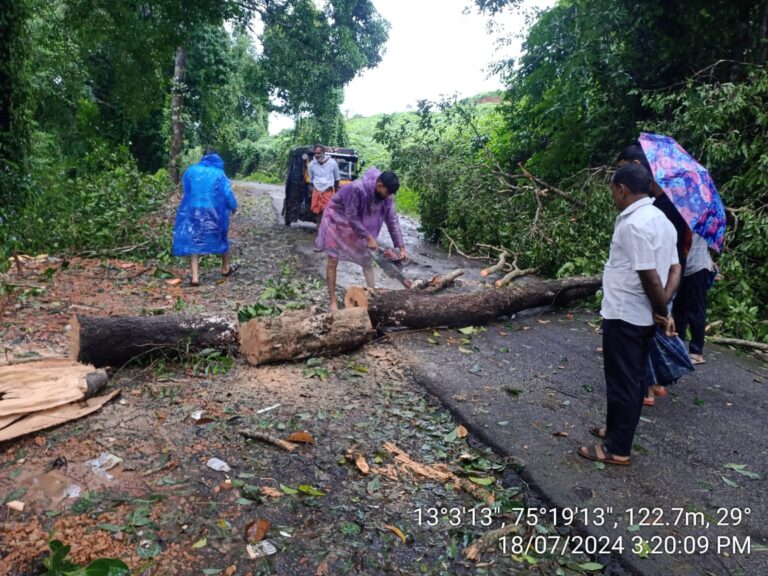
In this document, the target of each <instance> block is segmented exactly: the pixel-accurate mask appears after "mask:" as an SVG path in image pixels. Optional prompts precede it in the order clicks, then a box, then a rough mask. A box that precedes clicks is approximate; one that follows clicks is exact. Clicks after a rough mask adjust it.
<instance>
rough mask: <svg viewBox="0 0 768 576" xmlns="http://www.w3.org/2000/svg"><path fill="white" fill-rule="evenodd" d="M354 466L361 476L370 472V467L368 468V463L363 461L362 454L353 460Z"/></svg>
mask: <svg viewBox="0 0 768 576" xmlns="http://www.w3.org/2000/svg"><path fill="white" fill-rule="evenodd" d="M355 466H357V469H358V470H360V473H361V474H363V475H367V474H368V472H370V470H371V468H370V466H368V462H366V461H365V456H363V455H362V454H358V455H357V458H355Z"/></svg>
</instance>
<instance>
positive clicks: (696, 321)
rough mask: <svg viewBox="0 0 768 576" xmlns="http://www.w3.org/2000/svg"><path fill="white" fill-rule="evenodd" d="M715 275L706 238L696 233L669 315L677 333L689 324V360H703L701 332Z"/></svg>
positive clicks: (681, 331)
mask: <svg viewBox="0 0 768 576" xmlns="http://www.w3.org/2000/svg"><path fill="white" fill-rule="evenodd" d="M715 276H717V265H716V264H715V263H714V261H713V260H712V256H711V254H710V251H709V247H708V246H707V241H706V240H704V238H702V237H701V236H699V235H698V234H696V235H694V237H693V245H692V246H691V251H690V253H689V255H688V264H687V265H686V268H685V271H684V273H683V279H682V281H681V283H680V291H679V292H678V294H677V298H675V302H674V305H673V307H672V316H673V318H674V319H675V325H676V326H677V330H678V332H679V333H680V336H681V337H683V338H685V336H686V331H687V329H688V327H689V326H690V328H691V340H690V342H689V344H688V353H689V355H690V357H691V362H693V363H694V364H704V362H705V360H704V332H705V329H706V326H707V292H709V289H710V287H711V286H712V282H713V281H714V279H715Z"/></svg>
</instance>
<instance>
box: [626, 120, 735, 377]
mask: <svg viewBox="0 0 768 576" xmlns="http://www.w3.org/2000/svg"><path fill="white" fill-rule="evenodd" d="M639 141H640V146H641V147H642V149H643V153H644V154H645V157H646V158H647V160H648V164H649V166H650V168H651V172H652V174H653V177H654V180H655V181H656V182H657V183H658V184H659V185H660V186H661V188H663V190H664V191H665V192H666V194H667V195H668V196H669V198H670V199H671V200H672V202H673V203H674V205H675V207H676V208H677V210H678V211H679V212H680V214H681V215H682V216H683V218H684V219H685V221H686V222H687V223H688V226H690V228H691V230H692V231H693V232H694V235H693V243H692V247H691V251H690V254H689V255H688V262H687V265H686V271H685V273H684V276H683V280H682V283H681V286H680V291H679V294H678V297H677V298H676V300H675V303H674V306H673V317H674V318H675V323H676V324H677V327H678V329H679V330H680V334H681V336H683V337H685V331H686V329H687V327H688V326H689V325H690V327H691V340H690V344H689V348H688V350H689V354H690V357H691V360H692V362H693V363H694V364H702V363H703V362H704V355H703V352H704V330H705V327H706V318H707V316H706V309H707V290H708V289H709V287H710V286H711V285H712V280H713V279H714V277H715V275H716V274H717V269H716V266H715V265H714V263H713V261H712V258H711V254H713V253H718V252H720V251H721V250H722V248H723V243H724V241H725V225H726V217H725V206H724V205H723V201H722V199H721V198H720V194H719V193H718V191H717V187H716V186H715V183H714V182H713V181H712V177H711V176H710V174H709V172H708V171H707V169H706V168H704V167H703V166H702V165H701V164H700V163H699V162H698V161H696V159H695V158H693V156H691V155H690V154H689V153H688V152H686V151H685V149H684V148H683V147H682V146H680V144H678V143H677V142H675V140H674V139H672V138H670V137H669V136H664V135H661V134H648V133H642V134H640V138H639ZM678 322H679V324H678Z"/></svg>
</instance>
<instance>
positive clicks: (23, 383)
mask: <svg viewBox="0 0 768 576" xmlns="http://www.w3.org/2000/svg"><path fill="white" fill-rule="evenodd" d="M106 383H107V374H106V373H105V372H104V371H103V370H96V369H95V368H94V367H93V366H87V365H83V364H78V363H77V362H73V361H72V360H68V359H55V360H54V359H48V360H40V361H37V362H26V363H23V364H14V365H11V366H2V367H0V428H4V427H7V425H8V424H10V423H11V422H13V420H14V419H15V418H14V419H11V418H10V417H12V416H14V415H19V414H29V413H30V412H39V411H41V410H48V409H50V408H55V407H57V406H62V405H64V404H68V403H70V402H75V401H77V400H83V399H84V398H90V397H91V396H93V395H94V394H96V393H97V392H98V391H99V390H101V389H102V388H104V386H105V385H106Z"/></svg>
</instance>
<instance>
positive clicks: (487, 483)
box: [469, 476, 496, 486]
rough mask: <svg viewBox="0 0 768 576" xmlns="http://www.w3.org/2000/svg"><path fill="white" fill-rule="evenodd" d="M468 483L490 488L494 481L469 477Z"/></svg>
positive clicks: (492, 479) (493, 479)
mask: <svg viewBox="0 0 768 576" xmlns="http://www.w3.org/2000/svg"><path fill="white" fill-rule="evenodd" d="M469 480H470V482H474V483H475V484H480V486H490V485H491V484H493V483H494V481H495V480H496V479H495V478H479V477H477V476H470V477H469Z"/></svg>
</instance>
